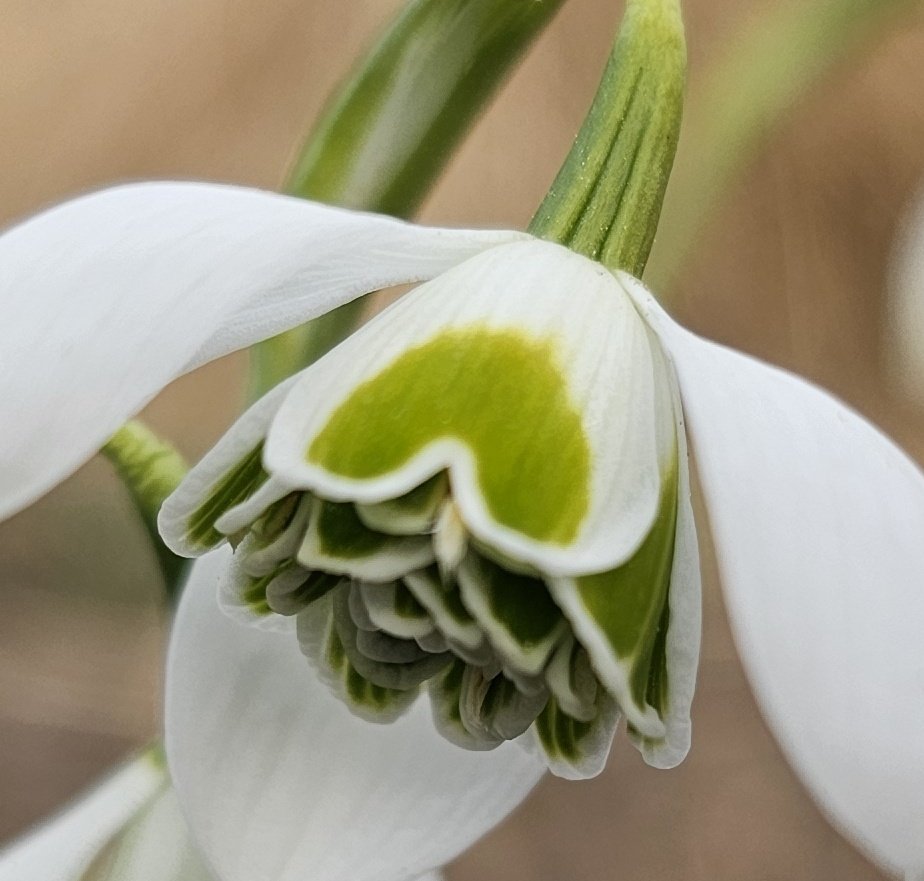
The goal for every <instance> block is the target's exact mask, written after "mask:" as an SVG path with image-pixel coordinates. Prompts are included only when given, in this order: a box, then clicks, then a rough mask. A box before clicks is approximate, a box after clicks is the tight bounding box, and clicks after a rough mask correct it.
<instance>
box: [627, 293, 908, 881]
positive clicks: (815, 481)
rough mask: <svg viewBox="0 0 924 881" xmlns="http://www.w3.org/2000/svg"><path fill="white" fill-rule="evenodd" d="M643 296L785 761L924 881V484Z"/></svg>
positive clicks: (757, 366)
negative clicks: (673, 381) (665, 356)
mask: <svg viewBox="0 0 924 881" xmlns="http://www.w3.org/2000/svg"><path fill="white" fill-rule="evenodd" d="M635 292H636V296H637V297H638V300H639V303H640V305H641V306H642V308H643V310H644V311H645V312H646V313H647V315H648V317H649V320H650V321H651V322H652V324H653V325H654V327H655V329H656V330H657V332H658V333H659V334H660V335H661V337H662V339H663V340H664V343H665V346H666V347H667V348H668V350H669V351H670V353H671V355H672V356H673V359H674V362H675V364H676V366H677V372H678V375H679V380H680V387H681V392H682V394H683V404H684V411H685V413H686V418H687V424H688V427H689V430H690V434H691V437H692V440H693V448H694V453H695V456H696V459H697V462H698V465H699V474H700V479H701V483H702V487H703V493H704V495H705V497H706V502H707V504H708V508H709V516H710V519H711V522H712V530H713V537H714V540H715V545H716V552H717V557H718V562H719V568H720V573H721V576H722V582H723V586H724V589H725V593H726V598H727V602H728V609H729V614H730V618H731V622H732V626H733V629H734V632H735V635H736V639H737V643H738V648H739V650H740V652H741V657H742V661H743V662H744V666H745V669H746V671H747V673H748V676H749V679H750V681H751V684H752V686H753V688H754V691H755V694H756V695H757V698H758V700H759V702H760V705H761V708H762V710H763V712H764V715H765V717H766V719H767V721H768V723H769V724H770V726H771V728H772V729H773V731H774V733H775V734H776V736H777V739H778V740H779V742H780V745H781V746H782V748H783V751H784V752H785V753H786V755H787V757H788V758H789V760H790V761H791V762H792V764H793V766H794V767H795V768H796V770H797V771H798V772H799V774H800V775H801V777H802V779H803V781H804V782H805V783H806V785H807V786H808V788H809V789H810V790H811V792H812V793H813V794H814V796H815V798H816V799H817V800H818V802H819V803H820V805H821V806H822V808H823V809H824V810H825V811H826V812H827V813H828V815H829V816H830V817H831V819H832V821H833V822H834V823H835V824H836V825H837V826H839V827H840V828H841V829H842V830H843V831H844V832H845V833H846V834H847V835H849V836H850V837H851V838H853V839H854V841H855V842H856V843H857V844H858V845H859V846H860V847H861V848H863V849H864V850H865V851H866V852H867V853H868V854H869V855H870V856H871V857H873V858H874V859H876V860H877V861H878V862H880V863H881V864H882V865H883V866H885V867H887V868H889V869H890V870H892V871H895V872H905V873H907V874H908V875H909V876H911V875H914V874H915V873H920V872H921V871H922V870H924V837H922V835H921V818H922V817H924V639H922V638H921V632H922V622H924V476H922V474H921V471H920V470H919V469H918V467H917V466H916V465H915V464H914V463H912V462H911V461H910V460H909V459H908V457H907V456H906V455H905V454H904V453H903V452H902V451H901V450H899V449H898V448H897V447H896V446H895V445H894V444H893V443H892V442H891V441H889V440H888V439H887V438H886V437H884V436H883V435H882V434H880V433H879V432H878V431H877V430H876V429H875V428H873V427H872V426H871V425H870V424H869V423H867V422H866V421H865V420H863V419H862V418H860V417H859V416H858V415H857V414H855V413H853V412H852V411H851V410H849V409H848V408H847V407H845V406H844V405H843V404H841V403H839V402H838V401H836V400H835V399H834V398H832V397H831V396H829V395H827V394H825V393H824V392H822V391H820V390H819V389H817V388H815V387H814V386H812V385H810V384H809V383H807V382H804V381H803V380H801V379H798V378H797V377H794V376H792V375H790V374H788V373H785V372H783V371H781V370H778V369H776V368H773V367H769V366H767V365H765V364H762V363H760V362H758V361H755V360H754V359H752V358H748V357H746V356H744V355H741V354H738V353H735V352H732V351H730V350H728V349H725V348H723V347H721V346H717V345H714V344H712V343H708V342H705V341H704V340H701V339H699V338H697V337H695V336H694V335H692V334H690V333H688V332H686V331H684V330H682V329H681V328H679V327H678V326H677V325H675V324H674V323H673V322H672V321H671V320H670V319H669V318H668V317H667V316H666V315H664V313H663V312H662V311H661V310H660V309H659V307H658V306H657V305H656V304H655V303H654V302H653V301H651V300H650V299H648V298H647V295H646V294H645V292H644V290H643V289H641V287H640V286H638V287H636V288H635Z"/></svg>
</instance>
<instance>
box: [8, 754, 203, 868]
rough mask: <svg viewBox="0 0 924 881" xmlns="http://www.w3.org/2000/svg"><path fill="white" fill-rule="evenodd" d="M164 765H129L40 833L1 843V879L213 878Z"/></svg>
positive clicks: (142, 760) (144, 759) (147, 759)
mask: <svg viewBox="0 0 924 881" xmlns="http://www.w3.org/2000/svg"><path fill="white" fill-rule="evenodd" d="M212 878H213V876H212V874H211V873H210V872H209V871H208V870H207V869H206V867H205V863H204V861H203V859H202V857H201V856H200V855H199V853H198V851H197V850H196V849H195V847H194V845H193V843H192V840H191V838H190V835H189V829H188V827H187V826H186V822H185V820H184V819H183V817H182V815H181V814H180V810H179V805H178V804H177V801H176V795H175V793H174V792H173V789H172V788H171V786H170V781H169V779H168V777H167V774H166V771H165V769H164V768H163V766H162V764H160V763H159V762H158V761H157V760H155V759H154V758H152V756H151V755H150V754H145V755H143V756H140V757H139V758H137V759H135V760H134V761H132V762H129V763H128V764H126V765H124V766H123V767H122V768H121V769H120V770H119V771H117V772H116V773H115V774H113V775H112V776H111V777H110V778H109V779H107V780H105V781H104V782H103V783H101V784H100V785H99V786H97V787H96V788H95V789H93V790H92V791H91V792H90V793H89V794H87V795H84V796H82V797H81V798H80V799H79V800H78V801H76V802H75V803H74V804H72V805H70V806H69V807H67V808H65V809H64V811H63V812H62V813H60V814H59V815H58V816H56V817H54V818H52V819H51V820H49V821H47V822H46V823H44V824H43V825H42V826H40V827H39V828H38V829H36V830H35V831H34V832H32V833H30V834H28V835H26V836H25V837H24V838H22V839H20V840H18V841H14V842H13V843H12V844H10V845H8V846H7V847H5V848H4V849H3V850H0V881H212Z"/></svg>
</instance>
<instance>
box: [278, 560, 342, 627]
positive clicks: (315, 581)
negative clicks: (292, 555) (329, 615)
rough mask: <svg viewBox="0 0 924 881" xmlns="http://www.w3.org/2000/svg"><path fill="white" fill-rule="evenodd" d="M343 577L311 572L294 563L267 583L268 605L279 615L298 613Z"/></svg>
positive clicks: (333, 586)
mask: <svg viewBox="0 0 924 881" xmlns="http://www.w3.org/2000/svg"><path fill="white" fill-rule="evenodd" d="M342 581H343V579H342V578H341V577H340V576H339V575H331V574H330V573H329V572H310V571H309V570H307V569H304V568H303V567H301V566H299V565H298V564H292V565H291V566H290V567H289V568H287V569H285V570H284V571H282V572H279V573H278V574H275V576H274V577H273V578H272V580H271V581H270V582H269V583H268V584H267V585H266V590H265V599H266V605H267V606H268V607H269V608H270V609H272V610H273V611H274V612H275V613H276V614H277V615H287V616H288V615H297V614H298V613H299V612H301V611H302V610H303V609H305V608H307V607H308V606H310V605H311V604H312V603H315V602H317V601H318V600H319V599H321V597H323V596H325V595H326V594H328V593H329V592H330V591H332V590H333V589H334V588H335V587H337V586H338V585H339V584H340V583H341V582H342Z"/></svg>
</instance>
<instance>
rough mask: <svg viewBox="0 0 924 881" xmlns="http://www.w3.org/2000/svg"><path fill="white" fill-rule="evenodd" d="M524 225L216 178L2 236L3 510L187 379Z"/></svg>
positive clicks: (111, 201)
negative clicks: (323, 199) (431, 214)
mask: <svg viewBox="0 0 924 881" xmlns="http://www.w3.org/2000/svg"><path fill="white" fill-rule="evenodd" d="M517 237H519V236H518V234H517V233H495V232H485V233H479V232H470V231H461V230H460V231H450V230H441V229H428V228H425V227H415V226H412V225H410V224H406V223H402V222H400V221H397V220H394V219H391V218H386V217H379V216H376V215H372V214H360V213H357V212H351V211H345V210H340V209H335V208H329V207H325V206H321V205H316V204H314V203H311V202H305V201H303V200H299V199H293V198H288V197H285V196H278V195H273V194H270V193H265V192H260V191H257V190H247V189H243V188H236V187H230V186H221V185H215V184H181V183H179V184H178V183H158V184H135V185H129V186H123V187H116V188H114V189H110V190H103V191H101V192H98V193H94V194H91V195H89V196H84V197H82V198H79V199H75V200H74V201H72V202H67V203H65V204H63V205H60V206H58V207H56V208H53V209H51V210H50V211H46V212H44V213H42V214H39V215H37V216H36V217H34V218H32V219H31V220H28V221H26V222H25V223H23V224H21V225H19V226H17V227H14V228H13V229H11V230H9V231H7V232H6V233H4V234H3V235H2V236H0V302H2V304H3V322H2V323H0V400H2V401H3V405H4V408H5V409H4V412H5V414H6V419H5V420H4V431H3V434H2V439H0V462H2V463H3V466H2V471H0V518H2V517H6V516H9V515H10V514H12V513H15V512H16V511H17V510H19V509H21V508H23V507H24V506H26V505H28V504H29V503H30V502H32V501H34V500H35V499H36V498H37V497H38V496H40V495H41V494H42V493H43V492H45V491H46V490H48V489H49V488H50V487H51V486H53V485H54V484H55V483H57V482H58V481H60V480H61V479H63V478H64V477H65V476H66V475H67V474H69V473H70V472H71V471H73V470H74V469H75V468H77V467H78V466H79V465H80V464H81V463H82V462H84V461H85V460H86V459H87V458H88V457H89V456H90V455H91V454H92V453H93V452H95V451H96V450H97V449H98V448H99V447H100V446H101V445H102V443H103V442H104V441H105V440H106V438H107V437H109V436H110V435H111V434H112V433H113V432H114V431H115V430H116V429H117V428H118V427H119V425H121V424H122V422H124V421H125V419H127V418H128V417H129V416H131V415H132V414H134V413H135V412H137V411H138V410H139V409H140V408H141V407H142V406H143V405H144V404H145V403H146V402H147V401H148V400H150V399H151V398H152V397H153V396H154V395H155V394H156V393H157V392H158V391H160V389H161V388H163V387H164V386H165V385H166V384H167V383H168V382H170V381H171V380H172V379H174V378H175V377H177V376H179V375H180V374H182V373H185V372H186V371H188V370H192V369H193V368H194V367H197V366H199V365H200V364H203V363H205V362H206V361H209V360H212V359H213V358H217V357H219V356H220V355H224V354H226V353H228V352H231V351H234V350H236V349H240V348H243V347H245V346H247V345H250V344H251V343H254V342H256V341H258V340H261V339H264V338H266V337H269V336H271V335H273V334H274V333H278V332H279V331H281V330H284V329H286V328H287V327H291V326H293V325H296V324H299V323H301V322H303V321H306V320H308V319H310V318H313V317H316V316H317V315H320V314H322V313H324V312H327V311H328V310H330V309H333V308H334V307H335V306H338V305H340V304H342V303H345V302H347V301H349V300H352V299H354V298H355V297H357V296H360V295H361V294H364V293H367V292H368V291H371V290H375V289H377V288H381V287H387V286H389V285H393V284H399V283H404V282H411V281H419V280H422V279H427V278H431V277H432V276H434V275H437V274H439V273H440V272H442V271H443V270H445V269H447V268H448V267H450V266H453V265H455V264H456V263H458V262H459V261H461V260H464V259H466V258H467V257H470V256H471V255H473V254H477V253H478V252H480V251H482V250H484V249H485V248H487V247H491V246H492V245H495V244H497V243H499V242H507V241H511V240H512V239H515V238H517Z"/></svg>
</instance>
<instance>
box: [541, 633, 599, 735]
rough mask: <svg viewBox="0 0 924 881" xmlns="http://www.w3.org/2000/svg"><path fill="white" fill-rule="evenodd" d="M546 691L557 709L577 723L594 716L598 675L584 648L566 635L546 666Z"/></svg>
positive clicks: (591, 718)
mask: <svg viewBox="0 0 924 881" xmlns="http://www.w3.org/2000/svg"><path fill="white" fill-rule="evenodd" d="M545 678H546V682H547V684H548V688H549V691H550V692H551V694H552V697H553V698H554V699H555V703H556V704H557V706H558V708H559V709H561V710H562V711H563V712H564V713H566V714H567V715H568V716H570V717H571V718H572V719H577V720H578V721H579V722H591V721H592V720H593V719H594V718H595V717H596V715H597V689H598V687H599V685H598V683H597V676H596V674H595V673H594V671H593V668H592V667H591V665H590V656H589V655H588V654H587V650H586V649H585V648H584V647H583V646H582V645H581V644H580V643H579V642H578V641H577V640H575V639H574V637H573V636H569V637H568V638H567V639H563V640H562V641H561V642H560V643H559V644H558V646H557V647H556V649H555V651H554V653H553V654H552V658H551V660H550V661H549V663H548V666H547V667H546V668H545Z"/></svg>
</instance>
